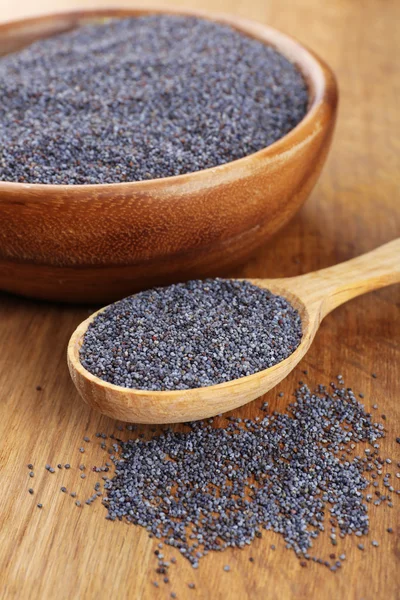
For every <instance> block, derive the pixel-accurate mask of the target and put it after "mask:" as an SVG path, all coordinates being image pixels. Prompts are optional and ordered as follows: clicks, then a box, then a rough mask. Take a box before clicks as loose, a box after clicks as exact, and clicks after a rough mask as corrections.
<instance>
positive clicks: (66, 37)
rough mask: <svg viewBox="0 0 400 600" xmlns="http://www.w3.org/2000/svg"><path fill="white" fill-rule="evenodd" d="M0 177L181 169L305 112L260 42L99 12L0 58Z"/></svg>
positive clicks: (190, 24)
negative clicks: (101, 16)
mask: <svg viewBox="0 0 400 600" xmlns="http://www.w3.org/2000/svg"><path fill="white" fill-rule="evenodd" d="M0 89H1V104H0V180H4V181H14V182H26V183H45V184H46V183H48V184H50V183H51V184H94V183H114V182H122V181H140V180H145V179H153V178H159V177H167V176H171V175H181V174H184V173H189V172H193V171H198V170H200V169H205V168H209V167H215V166H217V165H221V164H223V163H226V162H229V161H232V160H235V159H238V158H242V157H244V156H247V155H249V154H252V153H254V152H256V151H258V150H260V149H262V148H264V147H266V146H268V145H270V144H271V143H273V142H275V141H276V140H278V139H279V138H281V137H282V136H284V135H285V134H286V133H288V132H289V131H290V130H291V129H293V128H294V127H295V126H296V125H297V124H298V123H299V122H300V121H301V120H302V119H303V117H304V116H305V114H306V112H307V105H308V91H307V85H306V83H305V81H304V79H303V76H302V75H301V73H300V71H299V70H298V69H297V67H296V66H295V65H294V64H292V63H291V62H290V61H289V60H288V59H286V58H285V57H284V56H282V55H281V54H279V53H278V52H276V51H275V50H274V49H273V48H272V47H268V46H266V45H265V44H264V43H262V42H261V41H258V40H256V39H253V38H251V37H249V36H246V35H245V34H243V33H240V32H239V31H237V30H235V29H233V28H232V27H230V26H228V25H222V24H219V23H215V22H212V21H208V20H205V19H199V18H195V17H188V16H172V15H153V16H143V17H135V18H127V19H110V20H109V21H108V22H106V23H101V24H99V23H97V24H91V25H86V26H83V27H80V28H78V29H76V30H74V31H69V32H67V33H64V34H62V35H57V36H53V37H50V38H48V39H43V40H39V41H37V42H35V43H34V44H32V45H30V46H29V47H27V48H25V49H23V50H21V51H19V52H15V53H13V54H10V55H7V56H4V57H2V58H1V59H0Z"/></svg>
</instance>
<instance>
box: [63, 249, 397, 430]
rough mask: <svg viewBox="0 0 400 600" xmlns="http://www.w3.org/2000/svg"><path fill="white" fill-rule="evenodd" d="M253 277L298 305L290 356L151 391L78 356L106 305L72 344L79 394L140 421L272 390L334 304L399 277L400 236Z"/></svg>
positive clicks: (191, 416)
mask: <svg viewBox="0 0 400 600" xmlns="http://www.w3.org/2000/svg"><path fill="white" fill-rule="evenodd" d="M249 281H250V282H251V283H253V284H254V285H257V286H259V287H262V288H267V289H269V290H270V291H271V292H272V293H274V294H279V295H281V296H284V297H285V298H287V300H289V302H290V303H291V304H292V305H293V306H294V308H296V309H297V310H298V311H299V314H300V317H301V320H302V327H303V336H302V340H301V342H300V345H299V346H298V348H297V349H296V350H295V351H294V352H293V353H292V354H291V355H290V356H289V357H288V358H286V359H285V360H283V361H281V362H279V363H277V364H276V365H274V366H273V367H270V368H268V369H264V370H263V371H259V372H257V373H254V374H253V375H248V376H247V377H241V378H240V379H234V380H232V381H227V382H225V383H220V384H217V385H212V386H207V387H201V388H194V389H188V390H176V391H148V390H140V389H133V388H125V387H121V386H117V385H113V384H111V383H108V382H106V381H103V380H102V379H100V378H98V377H96V376H95V375H92V374H91V373H89V371H87V370H86V369H85V368H84V367H83V366H82V364H81V362H80V359H79V350H80V347H81V345H82V343H83V339H84V336H85V333H86V331H87V328H88V326H89V325H90V323H91V322H92V321H93V319H94V318H95V317H96V315H97V314H99V313H100V312H102V311H104V310H105V308H107V307H105V308H102V309H101V310H100V311H97V312H95V313H94V314H92V315H91V316H90V317H89V318H88V319H86V320H85V321H83V322H82V323H81V324H80V325H79V326H78V328H77V329H76V330H75V332H74V333H73V335H72V337H71V339H70V342H69V345H68V366H69V370H70V373H71V377H72V380H73V382H74V384H75V386H76V388H77V390H78V392H79V394H80V395H81V396H82V398H83V399H84V401H85V402H86V403H87V404H89V405H90V406H92V407H93V408H96V409H97V410H99V411H100V412H101V413H103V414H105V415H107V416H109V417H112V418H114V419H119V420H121V421H128V422H135V423H180V422H185V421H195V420H198V419H204V418H208V417H212V416H215V415H217V414H219V413H223V412H226V411H229V410H232V409H235V408H238V407H239V406H242V405H243V404H246V403H247V402H250V401H252V400H254V399H255V398H258V397H259V396H262V395H263V394H265V393H266V392H268V391H269V390H270V389H272V388H273V387H275V386H276V385H277V384H278V383H279V382H280V381H282V379H284V378H285V377H286V376H287V375H288V374H289V373H290V372H291V371H292V370H293V369H294V367H295V366H296V365H297V364H298V362H299V361H300V360H301V358H302V357H303V356H304V355H305V354H306V352H307V351H308V349H309V347H310V346H311V343H312V341H313V339H314V337H315V334H316V333H317V331H318V327H319V325H320V323H321V321H322V319H323V318H324V317H325V316H326V315H327V314H328V313H329V312H331V311H332V310H333V309H334V308H336V307H337V306H339V305H340V304H343V303H344V302H346V301H347V300H350V299H351V298H354V297H356V296H358V295H360V294H364V293H366V292H368V291H371V290H374V289H378V288H380V287H384V286H386V285H390V284H392V283H397V282H399V281H400V239H397V240H394V241H393V242H389V243H388V244H385V245H384V246H381V247H380V248H378V249H377V250H374V251H373V252H369V253H367V254H364V255H363V256H360V257H358V258H355V259H352V260H350V261H348V262H345V263H342V264H340V265H336V266H334V267H330V268H328V269H323V270H321V271H315V272H313V273H309V274H307V275H301V276H299V277H292V278H286V279H250V280H249Z"/></svg>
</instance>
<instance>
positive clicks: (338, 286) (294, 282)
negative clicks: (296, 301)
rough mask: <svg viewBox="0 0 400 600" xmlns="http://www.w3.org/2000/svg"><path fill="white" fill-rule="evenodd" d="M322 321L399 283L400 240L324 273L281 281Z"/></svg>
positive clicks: (314, 273) (318, 272)
mask: <svg viewBox="0 0 400 600" xmlns="http://www.w3.org/2000/svg"><path fill="white" fill-rule="evenodd" d="M281 281H282V283H283V282H284V286H285V287H287V288H288V289H289V290H293V292H294V293H296V295H298V296H299V297H300V298H301V299H302V300H303V302H304V303H305V304H307V305H310V304H314V303H315V304H319V306H320V316H321V318H323V317H324V316H325V315H327V314H328V313H330V312H331V311H332V310H333V309H335V308H336V307H337V306H340V305H341V304H343V303H344V302H347V301H348V300H351V299H352V298H355V297H356V296H360V295H361V294H365V293H366V292H370V291H372V290H377V289H378V288H381V287H385V286H387V285H391V284H393V283H399V282H400V238H397V239H395V240H393V241H392V242H389V243H388V244H384V245H383V246H380V247H379V248H376V249H375V250H372V251H371V252H367V253H366V254H362V255H361V256H358V257H357V258H353V259H351V260H348V261H346V262H343V263H340V264H338V265H335V266H333V267H328V268H327V269H322V270H320V271H314V272H313V273H307V274H306V275H300V276H299V277H291V278H289V279H285V280H281Z"/></svg>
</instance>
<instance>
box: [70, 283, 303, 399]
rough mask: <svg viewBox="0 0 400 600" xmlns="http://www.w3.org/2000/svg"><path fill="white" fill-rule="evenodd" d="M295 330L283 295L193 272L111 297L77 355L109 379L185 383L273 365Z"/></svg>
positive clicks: (293, 343) (141, 384)
mask: <svg viewBox="0 0 400 600" xmlns="http://www.w3.org/2000/svg"><path fill="white" fill-rule="evenodd" d="M301 337H302V326H301V319H300V316H299V314H298V312H297V310H296V309H295V308H293V306H292V305H291V304H290V303H289V302H288V301H287V300H286V299H285V298H282V297H281V296H275V295H274V294H272V293H271V292H270V291H269V290H266V289H262V288H259V287H257V286H255V285H252V284H251V283H249V282H247V281H232V280H222V279H207V280H204V281H200V280H196V281H189V282H188V283H180V284H176V285H171V286H169V287H165V288H156V289H152V290H148V291H145V292H141V293H139V294H136V295H134V296H130V297H128V298H125V299H124V300H120V301H119V302H116V303H114V304H111V305H110V306H109V307H107V308H106V309H105V310H104V311H103V312H101V313H99V314H98V315H97V316H96V317H95V318H94V320H93V321H92V322H91V323H90V325H89V327H88V329H87V331H86V333H85V336H84V340H83V344H82V346H81V349H80V361H81V363H82V365H83V366H84V367H85V368H86V369H87V370H88V371H89V372H90V373H92V374H93V375H96V376H97V377H99V378H101V379H103V380H104V381H107V382H109V383H112V384H115V385H119V386H123V387H127V388H136V389H143V390H184V389H191V388H197V387H204V386H209V385H213V384H218V383H223V382H224V381H230V380H232V379H237V378H240V377H244V376H246V375H251V374H253V373H256V372H258V371H261V370H263V369H267V368H268V367H272V366H273V365H275V364H276V363H279V362H281V361H282V360H284V359H285V358H287V357H288V356H290V354H292V352H294V350H295V349H296V348H297V347H298V345H299V343H300V341H301Z"/></svg>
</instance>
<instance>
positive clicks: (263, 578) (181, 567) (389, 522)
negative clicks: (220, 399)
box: [0, 0, 400, 600]
mask: <svg viewBox="0 0 400 600" xmlns="http://www.w3.org/2000/svg"><path fill="white" fill-rule="evenodd" d="M101 4H103V5H104V6H107V5H110V4H112V2H110V0H108V1H107V0H106V1H105V2H103V3H102V2H99V1H98V2H93V3H92V2H89V1H86V2H85V1H83V0H82V1H81V2H79V3H71V2H68V0H58V2H57V9H60V10H61V9H66V8H76V7H78V6H81V7H82V6H87V7H93V6H95V5H97V6H99V5H101ZM119 4H120V5H122V4H123V2H120V3H119ZM125 4H127V5H129V4H131V3H129V2H126V3H125ZM159 4H166V3H165V2H159ZM177 4H178V5H179V4H180V5H182V6H191V7H193V6H198V7H201V8H203V9H213V10H218V11H223V10H225V11H230V12H234V13H236V14H238V15H242V16H246V17H250V18H254V19H258V20H260V21H262V22H265V23H268V24H270V25H272V26H275V27H277V28H279V29H281V30H283V31H284V32H286V33H289V34H291V35H294V36H295V37H297V38H298V39H299V40H300V41H302V42H304V43H305V44H307V45H308V46H309V47H311V48H312V49H314V50H315V51H316V52H318V53H319V54H320V55H321V56H322V57H323V58H325V59H326V61H327V62H329V64H330V65H331V66H332V67H333V69H334V70H335V72H336V73H337V76H338V80H339V87H340V92H341V102H340V110H339V119H338V126H337V131H336V136H335V139H334V143H333V147H332V150H331V154H330V157H329V159H328V163H327V165H326V168H325V170H324V172H323V174H322V176H321V179H320V181H319V183H318V185H317V187H316V189H315V190H314V192H313V194H312V196H311V198H310V199H309V201H308V202H307V203H306V205H305V206H304V208H303V209H302V210H301V212H300V213H299V214H298V215H297V217H296V218H295V220H294V221H293V222H292V223H291V224H290V225H289V226H288V227H287V228H286V230H285V231H283V232H282V233H281V234H280V235H278V237H277V238H276V239H275V240H274V241H273V242H272V243H269V244H268V246H266V247H265V248H263V249H262V250H261V251H260V252H259V253H258V255H257V257H256V258H254V259H253V260H252V261H251V262H250V263H249V264H248V265H247V266H246V268H245V269H243V270H242V271H240V273H241V274H242V275H246V276H257V277H261V276H268V277H278V276H290V275H296V274H300V273H304V272H307V271H310V270H314V269H318V268H321V267H324V266H328V265H332V264H334V263H335V262H338V261H342V260H345V259H348V258H351V257H353V256H356V255H357V254H360V253H362V252H365V251H367V250H370V249H372V248H374V247H376V246H378V245H379V244H382V243H384V242H386V241H389V240H391V239H393V238H395V237H397V236H398V235H399V233H400V210H399V204H400V192H399V180H400V143H399V139H400V138H399V131H400V110H399V99H400V75H399V68H398V56H399V51H400V46H399V44H398V42H399V39H400V37H399V35H398V23H399V19H400V3H399V1H398V0H385V1H382V0H364V1H363V2H357V1H355V0H332V1H331V2H321V0H297V1H293V0H248V1H246V2H244V1H240V0H230V1H228V0H219V1H215V0H202V1H201V0H192V1H190V0H188V1H185V2H180V3H177ZM53 6H54V2H53V0H37V2H36V3H35V7H34V8H33V5H32V3H31V2H28V0H20V1H19V2H10V1H9V0H2V1H1V2H0V7H1V8H2V10H1V19H4V20H5V19H10V18H13V17H22V16H25V15H28V14H29V15H31V14H32V11H33V10H36V11H37V12H47V11H51V10H52V9H53ZM396 71H397V72H396ZM0 226H1V225H0ZM399 300H400V287H399V286H394V287H392V288H387V289H384V290H381V291H379V292H376V293H372V294H369V295H367V296H364V297H361V298H358V299H356V300H353V301H352V302H349V303H348V304H347V305H345V306H343V307H341V308H339V309H338V310H336V311H335V312H334V313H333V314H331V315H330V316H328V317H327V319H326V320H325V322H324V323H323V325H322V327H321V329H320V332H319V334H318V335H317V338H316V340H315V342H314V344H313V346H312V349H311V351H310V353H309V354H308V356H307V357H306V358H305V360H303V362H302V363H301V365H300V367H299V369H297V371H296V372H294V373H293V374H292V376H291V377H289V379H288V380H286V381H285V382H284V383H283V384H282V385H281V386H280V387H279V390H273V391H272V392H271V393H269V394H268V400H269V401H270V405H271V410H273V409H275V408H279V410H282V409H284V407H285V405H286V403H287V401H288V400H287V399H288V398H290V394H291V393H292V391H293V390H294V388H295V385H296V383H297V380H298V379H299V378H300V377H302V378H304V376H301V370H302V369H308V371H309V375H308V378H307V379H308V381H309V382H310V384H311V385H314V384H316V383H320V382H321V383H329V382H330V381H331V380H332V378H333V377H334V376H335V375H336V374H337V373H339V372H340V373H342V374H343V375H344V377H345V380H346V383H347V384H348V385H349V386H351V387H353V388H354V390H356V391H363V392H364V393H365V403H366V406H367V407H371V406H372V404H374V403H377V404H378V405H379V411H378V412H379V414H380V413H385V414H386V415H387V421H386V422H387V427H388V430H389V433H388V435H387V437H386V439H385V440H384V443H382V455H383V456H392V457H393V458H395V459H396V462H397V461H399V460H400V446H399V445H398V444H396V442H395V437H396V428H397V435H399V433H400V431H399V417H400V403H399V399H400V376H399V375H400V373H399V364H400V347H399V339H400V323H399ZM87 313H88V309H87V307H84V308H82V307H69V306H57V305H52V304H46V303H40V302H35V301H29V300H23V299H19V298H15V297H11V296H7V295H2V296H0V315H1V320H0V344H1V350H2V351H1V355H0V398H1V408H0V469H1V471H0V480H1V492H0V522H1V524H0V541H1V543H0V596H1V597H2V598H22V599H24V598H40V599H43V598H46V599H47V598H58V599H63V598H79V599H83V598H94V597H100V596H101V597H107V596H112V597H114V598H118V599H122V598H134V599H136V598H138V599H141V598H145V599H150V598H151V599H152V600H153V599H154V600H158V599H159V598H160V599H161V598H169V597H170V593H171V592H172V591H174V592H176V594H177V598H178V599H179V598H180V599H183V598H194V599H195V598H197V599H200V598H204V599H208V598H214V599H227V600H228V599H229V600H231V599H238V600H239V599H240V600H245V599H250V598H251V599H254V600H257V599H263V600H269V599H275V598H276V599H279V600H280V599H288V598H296V599H301V598H318V599H322V598H323V599H325V598H327V599H330V598H340V599H342V598H343V599H355V600H362V599H364V600H367V599H370V598H371V599H372V598H376V597H377V596H378V595H379V597H381V598H386V599H395V598H399V597H400V591H399V590H400V587H399V586H400V580H399V570H400V569H399V563H398V559H399V546H398V529H399V517H398V515H399V512H398V508H399V506H400V499H399V498H398V497H396V498H395V505H394V508H392V509H390V508H388V507H387V506H381V507H379V508H377V509H376V507H374V506H373V507H372V508H371V511H370V513H371V534H370V535H369V536H368V539H367V540H366V541H365V546H366V550H365V551H364V552H361V551H360V550H358V549H357V548H356V545H357V544H356V540H355V539H351V538H348V539H346V540H345V543H344V544H343V545H342V546H341V549H342V548H343V551H345V552H346V554H347V560H346V561H345V563H344V565H343V568H342V569H341V570H340V571H339V572H337V573H336V574H334V573H331V572H330V571H329V570H328V569H326V568H324V567H322V566H319V565H316V564H314V563H309V564H308V565H307V567H306V568H302V567H301V566H300V564H299V561H298V560H297V559H296V558H295V556H294V553H293V552H291V551H289V550H286V549H285V545H284V542H283V540H282V539H281V538H280V537H278V536H277V535H275V534H273V533H269V532H267V533H264V534H263V537H262V538H261V539H257V540H256V541H255V543H253V544H252V546H251V548H247V549H245V550H230V551H226V552H225V553H223V554H217V555H216V554H215V553H214V554H213V555H209V556H208V557H206V558H205V559H204V560H202V561H201V563H200V568H199V569H198V570H197V571H196V570H193V569H192V568H191V567H190V565H189V564H188V563H187V562H186V561H185V560H183V559H179V557H178V559H179V560H178V563H177V564H176V565H172V567H171V569H170V583H169V584H164V583H162V582H161V583H160V588H159V589H156V588H155V587H154V586H153V585H152V581H153V580H155V579H156V578H158V580H159V581H161V578H160V576H158V577H157V576H156V574H155V568H156V561H155V556H154V550H155V548H156V544H155V543H154V540H150V539H149V538H148V536H147V534H146V532H145V531H144V530H143V529H141V528H137V527H133V526H128V525H126V524H124V523H111V522H110V521H107V520H106V519H105V518H104V517H105V509H104V507H103V506H102V505H101V504H100V503H97V504H94V505H93V506H91V507H87V506H84V507H83V508H82V509H78V508H77V507H75V505H74V501H73V500H72V498H70V497H69V496H68V495H66V494H62V493H60V486H62V485H66V486H67V487H69V489H70V488H71V486H72V482H75V484H76V489H77V491H78V493H79V494H80V495H83V494H88V493H89V491H90V490H91V489H92V486H93V484H94V481H95V479H97V477H96V476H95V474H94V473H88V476H87V478H86V479H80V477H79V474H80V472H79V471H78V470H77V466H78V465H79V464H80V463H81V462H82V460H83V458H82V455H81V454H79V452H78V448H79V446H81V445H82V441H81V440H82V438H83V436H84V435H89V436H92V435H93V434H94V433H95V432H96V431H98V430H101V431H105V432H107V433H111V432H113V431H114V430H115V425H116V424H115V423H114V422H112V421H111V420H110V419H107V418H103V417H101V416H100V415H99V414H97V413H95V412H93V411H91V410H89V409H88V408H87V407H86V406H84V405H83V403H82V402H81V401H80V399H79V397H78V395H77V393H76V391H75V389H74V387H73V385H72V383H71V381H70V378H69V375H68V371H67V365H66V354H65V353H66V345H67V341H68V338H69V336H70V334H71V333H72V331H73V329H74V328H75V326H76V325H77V324H78V323H79V322H80V321H81V320H82V319H83V318H84V317H85V316H86V315H87ZM371 372H376V373H377V375H378V377H377V379H373V378H372V377H371ZM38 385H39V386H41V387H42V388H43V389H42V390H41V391H37V390H36V386H38ZM277 391H284V392H285V397H284V398H283V399H282V398H277ZM260 403H261V401H260V400H258V401H256V402H254V403H252V404H251V405H249V406H247V407H246V408H243V409H242V410H239V411H236V414H237V415H240V416H246V417H249V416H254V415H255V414H256V413H257V411H258V409H259V406H260ZM87 446H90V444H87ZM83 457H85V459H86V461H87V462H88V463H89V462H90V463H91V464H95V462H96V460H99V461H100V460H101V458H100V457H101V453H100V448H99V447H98V444H95V443H94V442H91V446H90V450H88V451H87V453H86V454H85V455H83ZM67 461H69V462H70V463H71V469H70V470H69V471H66V470H63V471H62V472H56V473H55V474H54V475H51V474H49V473H47V472H46V471H45V469H44V465H45V464H46V463H47V462H48V463H51V464H53V465H56V464H57V463H58V462H62V463H65V462H67ZM29 462H32V463H34V465H35V468H36V471H35V477H34V478H33V479H30V478H29V476H28V469H27V466H26V465H27V463H29ZM392 470H393V469H392ZM394 470H396V469H394ZM396 481H397V480H396ZM77 482H78V483H77ZM30 486H32V487H33V488H34V489H35V495H34V496H30V495H29V494H28V488H29V487H30ZM37 502H42V503H43V509H42V510H39V509H38V508H36V503H37ZM375 509H376V510H375ZM388 526H392V527H393V528H394V529H395V534H392V535H390V534H388V533H386V528H387V527H388ZM326 537H327V536H326ZM326 537H325V538H323V537H321V538H320V539H319V540H318V543H317V544H316V549H317V550H319V551H320V553H321V554H322V555H323V556H325V557H327V556H328V555H329V554H330V553H331V552H332V550H333V547H332V546H331V545H330V543H329V542H328V541H327V539H326ZM374 538H375V539H377V540H379V542H380V547H379V548H373V547H372V546H371V543H370V542H371V540H372V539H374ZM272 543H273V544H275V545H276V550H275V551H273V550H271V548H270V546H271V544H272ZM165 555H166V557H167V558H170V557H172V556H177V553H176V552H174V551H172V550H170V549H168V548H167V549H166V550H165ZM250 556H253V557H254V563H250V562H249V557H250ZM225 564H229V565H230V566H231V572H229V573H227V572H224V571H223V565H225ZM191 581H193V582H194V583H195V584H196V590H194V591H191V590H189V589H188V587H187V583H188V582H191Z"/></svg>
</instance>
